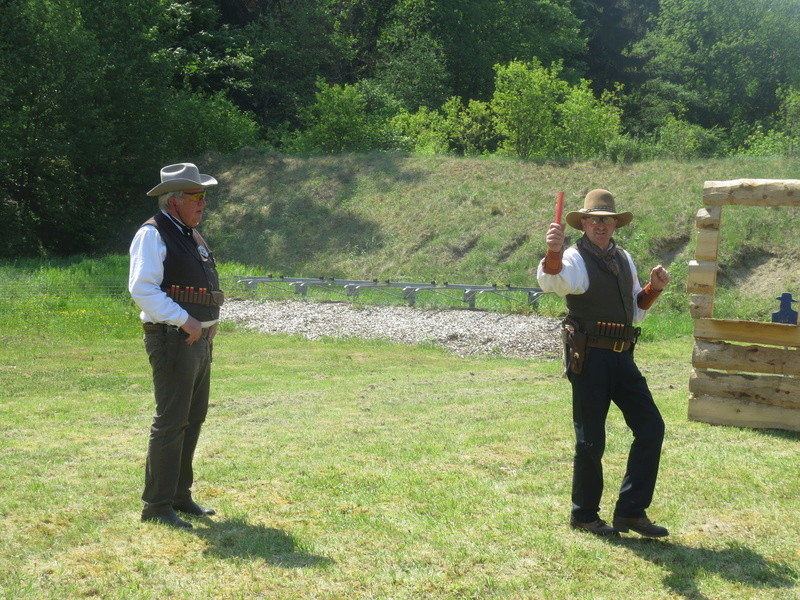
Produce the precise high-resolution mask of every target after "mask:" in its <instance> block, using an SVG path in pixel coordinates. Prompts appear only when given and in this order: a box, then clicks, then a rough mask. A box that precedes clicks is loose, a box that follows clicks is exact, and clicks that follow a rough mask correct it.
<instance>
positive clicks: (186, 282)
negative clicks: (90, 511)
mask: <svg viewBox="0 0 800 600" xmlns="http://www.w3.org/2000/svg"><path fill="white" fill-rule="evenodd" d="M213 185H217V180H216V179H214V178H213V177H211V176H210V175H203V174H201V173H200V171H199V170H198V169H197V167H196V166H195V165H193V164H192V163H179V164H175V165H169V166H167V167H164V168H163V169H161V183H159V184H158V185H157V186H155V187H154V188H153V189H151V190H150V191H149V192H147V195H148V196H158V204H159V207H160V209H161V210H160V211H159V212H157V213H156V215H155V216H154V217H153V218H151V219H149V220H148V221H146V222H145V223H144V224H143V225H142V226H141V227H140V228H139V230H138V231H137V232H136V235H135V237H134V238H133V242H132V243H131V247H130V273H129V278H128V289H129V291H130V293H131V296H132V297H133V299H134V301H135V302H136V304H137V305H138V306H139V308H140V309H141V311H142V312H141V314H140V317H141V320H142V327H143V329H144V344H145V350H146V351H147V355H148V357H149V359H150V365H151V367H152V371H153V389H154V395H155V400H156V413H155V416H154V417H153V423H152V426H151V428H150V441H149V444H148V449H147V464H146V468H145V485H144V492H143V494H142V500H143V502H144V508H143V509H142V521H153V522H156V523H161V524H164V525H170V526H173V527H180V528H187V529H188V528H191V527H192V524H191V523H189V522H188V521H185V520H183V519H181V518H180V517H178V515H177V514H176V512H175V511H180V512H182V513H184V514H189V515H196V516H204V515H213V514H214V511H213V510H212V509H210V508H205V507H203V506H200V505H199V504H197V503H196V502H195V501H194V500H193V499H192V495H191V486H192V483H193V479H194V474H193V469H192V462H193V458H194V451H195V447H196V446H197V440H198V438H199V436H200V428H201V426H202V424H203V422H204V421H205V418H206V413H207V411H208V396H209V388H210V380H211V344H212V341H213V339H214V335H215V334H216V330H217V321H218V319H219V307H220V306H221V305H222V302H223V294H222V292H221V291H220V289H219V276H218V275H217V269H216V264H215V262H214V256H213V254H212V253H211V251H210V249H209V248H208V244H206V242H205V240H204V239H203V238H202V236H201V235H200V234H199V233H198V232H197V230H196V229H194V228H195V227H196V226H197V225H198V224H199V223H200V221H201V220H202V218H203V213H204V211H205V207H206V201H205V193H206V189H207V188H208V187H210V186H213Z"/></svg>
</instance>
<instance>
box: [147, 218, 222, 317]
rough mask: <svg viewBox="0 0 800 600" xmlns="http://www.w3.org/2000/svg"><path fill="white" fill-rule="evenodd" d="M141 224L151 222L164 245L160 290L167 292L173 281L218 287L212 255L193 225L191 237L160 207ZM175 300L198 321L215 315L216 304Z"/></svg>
mask: <svg viewBox="0 0 800 600" xmlns="http://www.w3.org/2000/svg"><path fill="white" fill-rule="evenodd" d="M144 224H145V225H153V226H155V227H156V229H158V233H160V234H161V239H163V240H164V244H166V246H167V256H166V258H165V259H164V279H163V281H162V282H161V289H162V290H164V291H165V292H167V293H169V291H170V289H171V288H172V286H173V285H177V286H180V287H181V288H186V287H193V288H194V289H195V290H199V289H200V288H205V289H206V290H208V291H209V292H211V291H212V290H219V275H217V265H216V263H215V262H214V255H213V254H212V253H211V249H210V248H209V247H208V244H206V242H205V240H204V239H203V238H202V236H201V235H200V234H199V233H198V232H197V230H196V229H195V230H193V231H192V237H188V236H186V235H184V233H183V232H182V231H181V230H180V229H178V227H176V225H175V223H173V222H172V221H171V220H170V218H169V217H168V216H166V215H165V214H164V213H163V212H161V211H159V212H158V213H157V214H156V215H155V216H154V217H153V218H152V219H149V220H148V221H146V222H145V223H144ZM178 304H180V306H181V308H183V309H184V310H185V311H186V312H188V313H189V314H190V315H191V316H193V317H194V318H195V319H197V320H198V321H215V320H217V319H219V307H218V306H203V305H202V304H195V303H193V302H178Z"/></svg>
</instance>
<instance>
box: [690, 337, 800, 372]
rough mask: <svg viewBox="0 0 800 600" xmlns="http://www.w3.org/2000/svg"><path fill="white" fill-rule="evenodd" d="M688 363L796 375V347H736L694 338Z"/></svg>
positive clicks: (799, 353)
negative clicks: (690, 358)
mask: <svg viewBox="0 0 800 600" xmlns="http://www.w3.org/2000/svg"><path fill="white" fill-rule="evenodd" d="M692 366H693V367H695V368H696V369H717V370H720V371H744V372H746V373H747V372H749V373H769V374H773V375H795V376H800V350H799V349H797V348H773V347H770V346H755V345H750V346H740V345H737V344H729V343H727V342H710V341H708V340H702V339H697V340H695V341H694V350H693V352H692Z"/></svg>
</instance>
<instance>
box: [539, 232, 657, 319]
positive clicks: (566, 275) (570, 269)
mask: <svg viewBox="0 0 800 600" xmlns="http://www.w3.org/2000/svg"><path fill="white" fill-rule="evenodd" d="M622 252H623V253H624V254H625V257H626V258H627V259H628V264H629V265H630V267H631V276H632V277H633V289H632V290H631V293H632V294H633V322H634V323H641V322H642V321H643V320H644V318H645V317H646V316H647V311H646V310H642V309H641V308H639V306H638V303H637V299H638V297H639V292H641V291H642V284H641V283H639V276H638V274H637V272H636V265H634V264H633V259H632V258H631V255H630V254H628V251H627V250H622ZM561 264H562V268H561V272H559V273H557V274H556V275H550V274H549V273H545V272H544V259H542V261H541V262H540V263H539V268H538V269H537V270H536V279H537V280H538V281H539V287H540V288H542V290H543V291H545V292H554V293H555V294H556V295H558V296H561V297H562V298H563V297H564V296H566V295H567V294H576V295H577V294H583V293H584V292H586V290H588V289H589V272H588V271H587V270H586V263H585V262H584V260H583V257H582V256H581V253H580V252H578V250H577V248H575V247H570V248H567V249H566V250H564V255H563V256H562V258H561Z"/></svg>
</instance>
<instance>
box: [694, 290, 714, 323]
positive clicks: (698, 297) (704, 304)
mask: <svg viewBox="0 0 800 600" xmlns="http://www.w3.org/2000/svg"><path fill="white" fill-rule="evenodd" d="M689 312H690V313H691V315H692V318H693V319H703V318H711V317H712V316H713V315H714V296H712V295H711V294H690V295H689Z"/></svg>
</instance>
